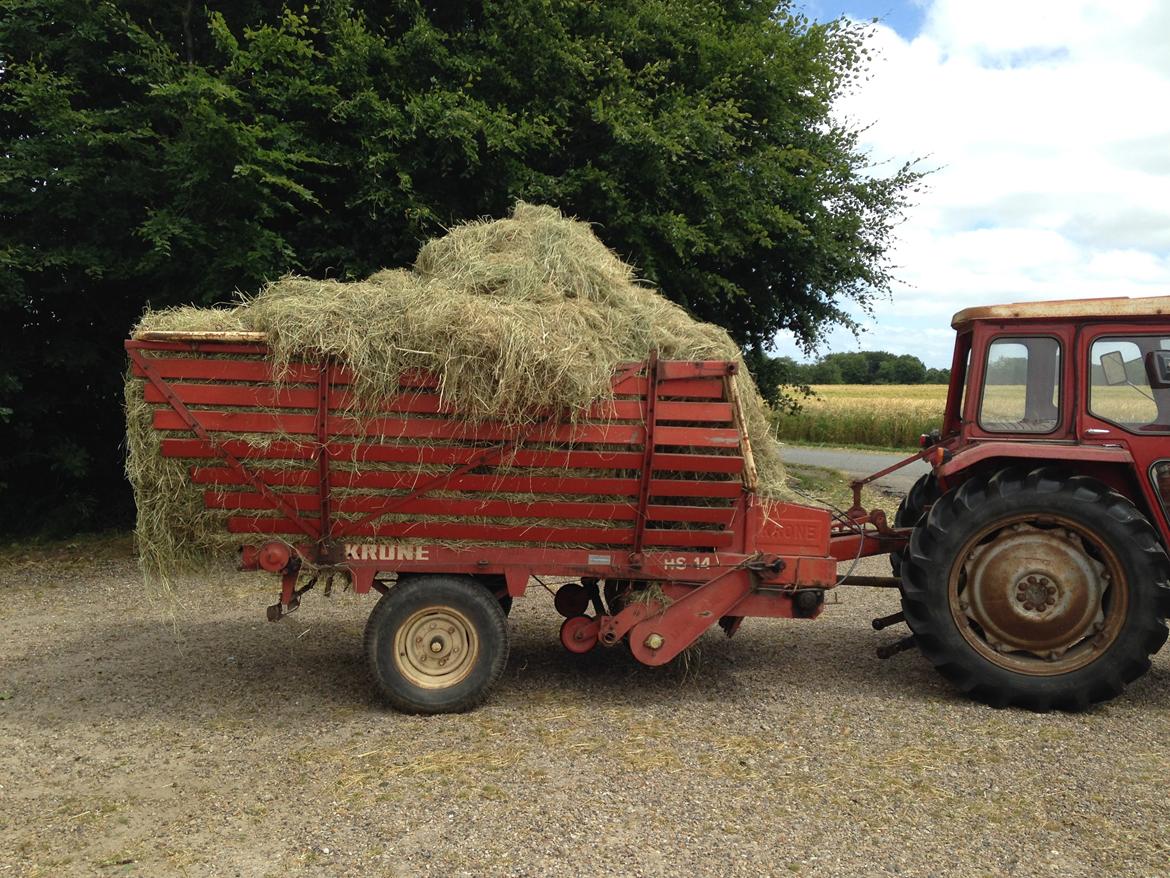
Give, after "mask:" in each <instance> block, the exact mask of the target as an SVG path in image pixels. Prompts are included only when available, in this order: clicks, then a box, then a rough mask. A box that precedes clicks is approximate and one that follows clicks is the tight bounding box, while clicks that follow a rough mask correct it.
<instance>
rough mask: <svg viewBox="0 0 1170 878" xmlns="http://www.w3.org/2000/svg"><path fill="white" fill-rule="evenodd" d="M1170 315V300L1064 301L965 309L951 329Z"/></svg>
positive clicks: (956, 316)
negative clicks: (1005, 322)
mask: <svg viewBox="0 0 1170 878" xmlns="http://www.w3.org/2000/svg"><path fill="white" fill-rule="evenodd" d="M1168 314H1170V296H1143V297H1141V298H1137V299H1130V298H1117V299H1061V300H1058V301H1052V302H1016V303H1015V304H1011V305H982V306H980V307H978V308H964V309H963V310H962V311H960V312H959V313H958V314H956V315H955V316H954V317H952V318H951V326H952V328H954V329H959V328H960V327H962V326H965V325H966V324H968V323H972V322H973V321H976V320H1044V319H1053V318H1069V317H1071V318H1081V319H1091V320H1114V319H1118V318H1126V317H1159V316H1165V315H1168Z"/></svg>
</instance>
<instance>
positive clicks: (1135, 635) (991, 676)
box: [902, 467, 1170, 711]
mask: <svg viewBox="0 0 1170 878" xmlns="http://www.w3.org/2000/svg"><path fill="white" fill-rule="evenodd" d="M1167 581H1170V561H1168V559H1167V556H1166V552H1165V550H1164V549H1163V547H1162V545H1161V543H1160V542H1159V540H1158V537H1157V534H1156V533H1155V531H1154V529H1153V528H1152V527H1151V526H1150V524H1149V522H1148V521H1147V520H1146V519H1145V517H1144V516H1143V515H1142V513H1141V512H1140V511H1139V510H1138V509H1137V508H1136V507H1135V506H1134V505H1133V504H1132V503H1130V502H1129V500H1127V499H1126V498H1125V497H1123V496H1121V495H1120V494H1117V493H1115V492H1114V491H1112V490H1110V489H1109V488H1108V487H1107V486H1105V485H1104V484H1102V483H1101V482H1098V481H1096V480H1095V479H1090V478H1087V477H1085V476H1069V475H1067V474H1066V473H1064V472H1062V471H1060V470H1059V469H1056V468H1053V467H1046V468H1041V469H1036V470H1033V471H1031V472H1028V471H1026V470H1023V469H1017V468H1011V469H1006V470H1002V471H1000V472H998V473H996V474H995V475H993V476H991V477H975V478H972V479H970V480H969V481H967V482H965V483H964V484H963V485H962V486H960V487H959V488H958V489H956V490H953V491H950V492H948V493H947V494H945V495H944V496H943V497H941V498H940V499H939V500H938V501H936V502H935V503H934V505H933V507H932V508H931V511H930V513H929V515H928V516H927V517H926V520H925V521H924V522H922V523H920V524H919V526H918V527H916V528H915V530H914V534H913V536H912V537H911V540H910V547H909V551H908V554H907V557H906V559H905V561H904V563H903V565H902V609H903V612H904V613H905V616H906V621H907V623H908V624H909V626H910V629H911V630H912V631H913V632H914V638H915V641H916V643H917V645H918V646H919V648H920V649H921V650H922V653H923V654H924V655H925V656H926V657H927V658H928V659H929V660H930V661H931V663H932V664H934V666H935V667H936V668H937V669H938V670H939V671H941V672H942V673H943V675H944V676H946V677H948V678H949V679H950V680H952V681H953V682H954V683H955V684H956V685H957V686H958V687H959V689H960V690H962V691H963V692H966V693H968V694H970V695H971V696H972V697H974V698H977V699H979V700H980V701H984V702H986V703H988V704H991V705H993V706H996V707H1003V706H1007V705H1015V706H1019V707H1026V708H1029V709H1032V710H1038V711H1043V710H1049V709H1051V708H1058V709H1062V710H1083V709H1084V708H1086V707H1088V705H1089V704H1091V703H1093V702H1096V701H1104V700H1106V699H1108V698H1112V697H1114V696H1115V695H1118V694H1119V693H1120V692H1121V691H1122V690H1123V689H1124V688H1125V685H1126V684H1127V683H1129V682H1131V681H1133V680H1135V679H1137V678H1138V677H1140V676H1141V675H1142V674H1144V673H1145V672H1146V671H1147V670H1148V669H1149V667H1150V659H1149V657H1150V655H1152V654H1153V653H1155V652H1157V651H1158V649H1159V648H1160V647H1161V646H1162V644H1163V642H1165V640H1166V625H1165V622H1164V616H1165V613H1166V609H1167V606H1166V601H1165V597H1164V595H1165V591H1166V586H1165V585H1164V583H1167Z"/></svg>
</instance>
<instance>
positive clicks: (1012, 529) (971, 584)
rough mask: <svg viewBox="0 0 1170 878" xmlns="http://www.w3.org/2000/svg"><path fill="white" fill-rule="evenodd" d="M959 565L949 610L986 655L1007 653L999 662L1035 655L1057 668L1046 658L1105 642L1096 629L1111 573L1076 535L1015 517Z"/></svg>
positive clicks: (1076, 656)
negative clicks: (953, 604) (954, 610)
mask: <svg viewBox="0 0 1170 878" xmlns="http://www.w3.org/2000/svg"><path fill="white" fill-rule="evenodd" d="M958 572H959V578H958V582H957V583H956V584H955V591H954V592H952V594H954V595H955V597H956V598H957V610H958V612H957V613H956V616H957V617H958V618H960V619H961V620H965V621H966V622H967V624H966V625H964V626H962V627H963V628H964V629H965V630H964V636H966V637H967V638H968V639H969V640H970V639H972V638H973V637H975V638H977V639H978V640H979V641H980V642H979V643H978V644H977V645H979V646H980V647H981V650H982V651H984V652H985V653H988V652H990V654H991V656H992V657H993V658H995V657H998V656H1003V657H1005V658H1008V657H1010V658H1009V660H1008V661H1001V662H1000V663H1004V664H1018V663H1020V662H1021V661H1022V662H1027V661H1032V662H1035V661H1036V660H1040V661H1041V662H1044V663H1049V667H1050V668H1051V671H1050V672H1060V671H1063V670H1067V668H1066V667H1056V666H1053V664H1052V663H1061V662H1064V663H1065V664H1067V663H1069V662H1071V663H1073V664H1078V665H1079V664H1081V663H1082V662H1083V661H1084V660H1085V658H1086V657H1085V656H1084V655H1083V654H1082V653H1084V652H1085V651H1086V650H1088V651H1092V650H1094V649H1098V648H1101V647H1103V646H1104V645H1105V644H1106V642H1107V638H1104V637H1102V636H1099V635H1100V634H1101V632H1102V631H1104V629H1105V627H1106V624H1105V623H1106V618H1105V610H1104V599H1105V596H1106V593H1107V591H1108V589H1109V585H1110V583H1111V576H1110V572H1109V568H1108V567H1107V566H1106V564H1104V563H1102V562H1101V561H1098V560H1097V559H1095V558H1094V557H1093V556H1092V555H1090V554H1089V552H1088V551H1087V550H1086V544H1085V536H1084V535H1083V534H1079V533H1077V532H1075V531H1073V530H1071V529H1069V528H1066V527H1060V526H1057V527H1045V528H1041V527H1036V526H1035V525H1033V524H1031V523H1028V522H1020V523H1016V524H1013V525H1010V526H1008V527H1005V528H1003V529H1001V530H1000V531H999V532H998V533H997V534H996V535H995V536H994V538H993V539H991V540H989V541H986V542H981V543H979V544H978V545H975V546H974V547H973V548H972V549H970V551H969V552H968V553H967V555H966V557H965V560H964V561H963V563H962V565H961V569H960V570H959V571H958ZM970 623H974V624H975V625H977V626H978V629H979V630H980V631H981V632H982V636H981V637H979V636H978V635H976V634H974V632H972V631H971V628H972V625H971V624H970ZM1074 648H1075V649H1074ZM1070 650H1073V654H1070ZM1066 654H1067V655H1069V658H1068V659H1065V657H1066ZM1036 672H1040V673H1044V672H1045V671H1039V670H1038V671H1036Z"/></svg>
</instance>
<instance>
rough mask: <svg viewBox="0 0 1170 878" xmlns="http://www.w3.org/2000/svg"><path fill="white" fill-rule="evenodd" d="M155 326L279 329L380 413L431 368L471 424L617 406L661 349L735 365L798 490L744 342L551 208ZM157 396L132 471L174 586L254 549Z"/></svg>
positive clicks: (153, 326) (154, 319) (145, 525)
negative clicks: (409, 257)
mask: <svg viewBox="0 0 1170 878" xmlns="http://www.w3.org/2000/svg"><path fill="white" fill-rule="evenodd" d="M146 330H179V331H207V330H251V331H263V332H266V333H267V334H268V346H269V349H270V351H271V356H272V359H273V361H274V364H275V365H276V366H277V370H278V373H279V372H281V371H282V370H286V369H287V367H288V366H289V365H290V364H292V363H294V362H301V361H306V360H307V361H310V362H312V361H319V360H320V359H321V358H333V359H335V360H337V361H339V362H342V363H345V364H346V365H347V366H348V367H349V368H350V369H351V371H352V372H353V374H354V380H355V384H354V386H353V389H354V390H355V394H356V397H357V398H358V399H361V400H366V401H367V404H368V405H369V407H370V411H371V412H372V411H373V409H374V408H375V407H376V406H377V404H378V401H379V400H381V399H384V398H385V397H387V396H390V395H393V394H395V393H397V392H398V390H399V382H400V378H401V376H402V375H403V374H404V373H410V372H414V371H426V372H430V373H432V374H434V375H435V376H437V378H438V382H439V387H438V392H439V394H440V396H441V398H442V400H443V401H444V403H446V404H448V405H450V406H452V407H453V408H455V409H456V410H457V411H459V412H460V414H461V415H462V416H464V417H466V418H468V419H471V420H488V419H491V420H497V421H502V422H504V423H506V424H509V425H523V424H528V423H533V422H535V421H537V420H540V419H544V418H547V417H549V415H550V414H555V415H557V416H560V417H564V418H573V417H575V415H576V414H577V413H579V412H580V411H582V410H584V409H585V408H586V407H588V406H589V405H590V404H593V403H596V402H599V401H603V400H606V399H608V398H610V397H611V396H612V390H611V379H612V375H613V373H614V370H615V368H616V367H617V366H618V365H619V364H621V363H623V362H628V361H637V360H642V359H645V358H646V357H647V356H649V354H650V353H651V352H652V351H657V352H658V355H659V356H660V357H662V358H665V359H700V360H701V359H724V360H732V361H734V362H736V363H738V364H739V365H740V367H741V368H740V372H739V374H738V375H737V377H736V381H737V385H738V389H739V395H740V398H741V402H742V406H743V409H744V414H745V419H746V422H747V423H746V427H747V432H748V434H749V436H750V441H751V444H752V447H753V449H754V452H755V458H756V464H757V467H758V469H759V480H760V490H761V492H762V493H764V494H766V495H772V496H782V495H784V494H785V493H786V490H787V489H786V486H785V482H784V473H783V469H782V466H781V463H780V457H779V454H778V451H777V446H776V443H775V440H774V439H773V437H772V435H771V433H770V428H769V422H768V418H767V407H766V405H765V403H764V401H763V400H762V399H761V397H760V394H759V392H758V391H757V389H756V387H755V385H754V384H753V383H752V380H751V378H750V376H749V375H748V373H747V370H746V368H744V367H743V360H742V357H741V355H740V351H739V348H738V347H737V346H736V344H735V343H734V342H733V341H732V339H731V338H730V336H728V334H727V333H726V332H725V331H724V330H722V329H721V328H719V327H717V326H713V325H711V324H706V323H699V322H697V321H695V320H694V319H693V318H691V317H690V316H689V315H688V314H687V313H686V312H685V311H684V310H683V309H682V308H680V307H679V306H677V305H675V304H674V303H672V302H670V301H668V300H667V299H665V298H664V297H663V296H661V295H660V294H659V293H657V292H656V291H654V290H652V289H649V288H648V287H645V286H641V285H639V284H638V283H637V282H636V279H635V276H634V270H633V268H631V266H629V265H628V264H626V263H625V262H623V261H622V260H621V259H619V258H618V257H617V256H616V255H614V254H613V253H612V252H611V251H610V250H608V249H607V248H606V247H605V245H604V244H602V243H601V241H600V240H599V239H598V238H597V237H596V235H594V233H593V231H592V229H591V228H590V227H589V226H588V225H587V224H585V223H582V222H578V221H576V220H571V219H566V218H565V217H564V216H562V215H561V213H560V212H559V211H558V210H556V209H554V208H551V207H544V206H536V205H529V204H525V203H523V202H521V203H518V204H517V205H516V207H515V209H514V210H513V213H512V216H511V217H510V218H507V219H503V220H496V221H486V220H485V221H477V222H471V223H466V224H464V225H461V226H458V227H456V228H454V229H452V230H451V231H450V232H449V233H448V234H446V235H445V236H443V237H441V238H437V239H435V240H433V241H431V242H429V243H428V244H426V245H425V246H424V247H423V248H422V250H421V251H420V252H419V255H418V259H417V261H416V263H415V266H414V270H413V271H408V270H383V271H379V272H377V273H375V274H373V275H371V276H370V277H369V278H367V279H366V280H364V281H360V282H354V283H342V282H338V281H330V280H325V281H322V280H314V279H311V278H305V277H296V276H289V277H285V278H282V279H280V280H278V281H276V282H274V283H271V284H269V285H268V286H266V287H265V288H264V289H262V290H261V291H260V292H259V293H258V294H257V295H255V296H254V297H250V298H245V299H244V300H243V301H242V302H241V303H240V304H238V305H236V306H235V307H231V308H194V307H183V308H172V309H167V310H164V311H158V312H148V313H147V314H146V315H145V316H144V317H143V318H142V320H141V321H140V322H139V324H138V326H137V327H136V328H135V331H136V332H139V331H146ZM142 387H143V382H142V380H140V379H134V378H132V377H128V379H127V384H126V412H127V439H128V445H129V453H128V456H127V463H126V469H127V474H128V476H129V478H130V482H131V484H132V486H133V488H134V493H135V499H136V501H137V504H138V528H137V538H138V544H139V552H140V557H141V559H142V565H143V570H144V572H145V573H146V574H147V578H148V580H156V581H157V580H159V579H162V580H163V581H165V579H166V577H167V575H168V574H169V573H171V572H173V571H175V570H177V569H182V568H188V567H190V566H192V565H193V564H198V563H199V562H200V560H201V558H202V557H203V556H204V555H205V553H206V552H207V551H208V550H214V549H219V548H222V547H223V546H225V545H235V544H238V543H239V542H240V541H241V540H240V536H239V535H231V534H228V533H227V531H226V527H225V525H224V518H225V517H226V516H225V513H222V512H209V511H207V510H205V509H204V508H203V504H202V500H201V491H200V490H198V489H197V488H196V487H195V486H193V485H192V484H191V483H190V479H189V477H188V473H187V470H188V469H189V466H190V462H185V461H181V460H175V459H166V458H163V457H162V456H161V454H160V453H159V436H158V433H157V432H156V431H155V430H153V429H152V428H151V424H150V417H151V411H152V409H153V407H152V406H151V405H149V404H147V403H145V401H144V400H143V389H142ZM359 414H360V412H359ZM231 438H243V439H245V440H246V441H249V442H252V441H253V439H254V437H249V436H245V435H235V436H232V437H231ZM263 441H271V437H268V438H267V439H261V440H260V442H263ZM545 499H547V498H545Z"/></svg>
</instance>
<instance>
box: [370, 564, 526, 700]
mask: <svg viewBox="0 0 1170 878" xmlns="http://www.w3.org/2000/svg"><path fill="white" fill-rule="evenodd" d="M364 644H365V651H366V657H367V658H368V660H369V663H370V671H371V673H372V674H373V676H374V680H375V681H376V682H377V684H378V687H379V689H380V690H381V692H382V695H383V696H384V697H385V699H386V701H388V702H389V703H390V704H391V705H392V706H394V707H395V708H397V709H398V710H401V711H403V712H405V713H460V712H462V711H465V710H470V709H471V708H473V707H475V706H476V705H478V704H480V703H481V702H483V700H484V699H485V698H487V696H488V694H489V693H490V692H491V690H492V688H493V687H494V686H495V685H496V683H497V682H498V681H499V679H500V676H501V674H503V672H504V666H505V665H506V664H507V663H508V648H509V643H508V623H507V619H506V618H505V615H504V608H503V607H502V606H501V602H500V601H499V600H498V599H497V598H496V596H495V595H494V594H493V593H492V592H491V591H490V590H489V589H488V588H487V587H485V586H484V585H483V584H482V583H480V582H477V581H476V580H475V579H473V578H471V577H468V576H412V577H410V578H409V579H407V580H405V581H403V582H401V583H399V584H398V585H395V586H394V587H393V588H391V589H390V590H389V591H388V592H386V594H384V595H383V596H382V597H381V599H380V600H379V601H378V603H377V605H375V607H374V610H373V612H372V613H370V618H369V621H368V622H367V623H366V632H365V638H364Z"/></svg>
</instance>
